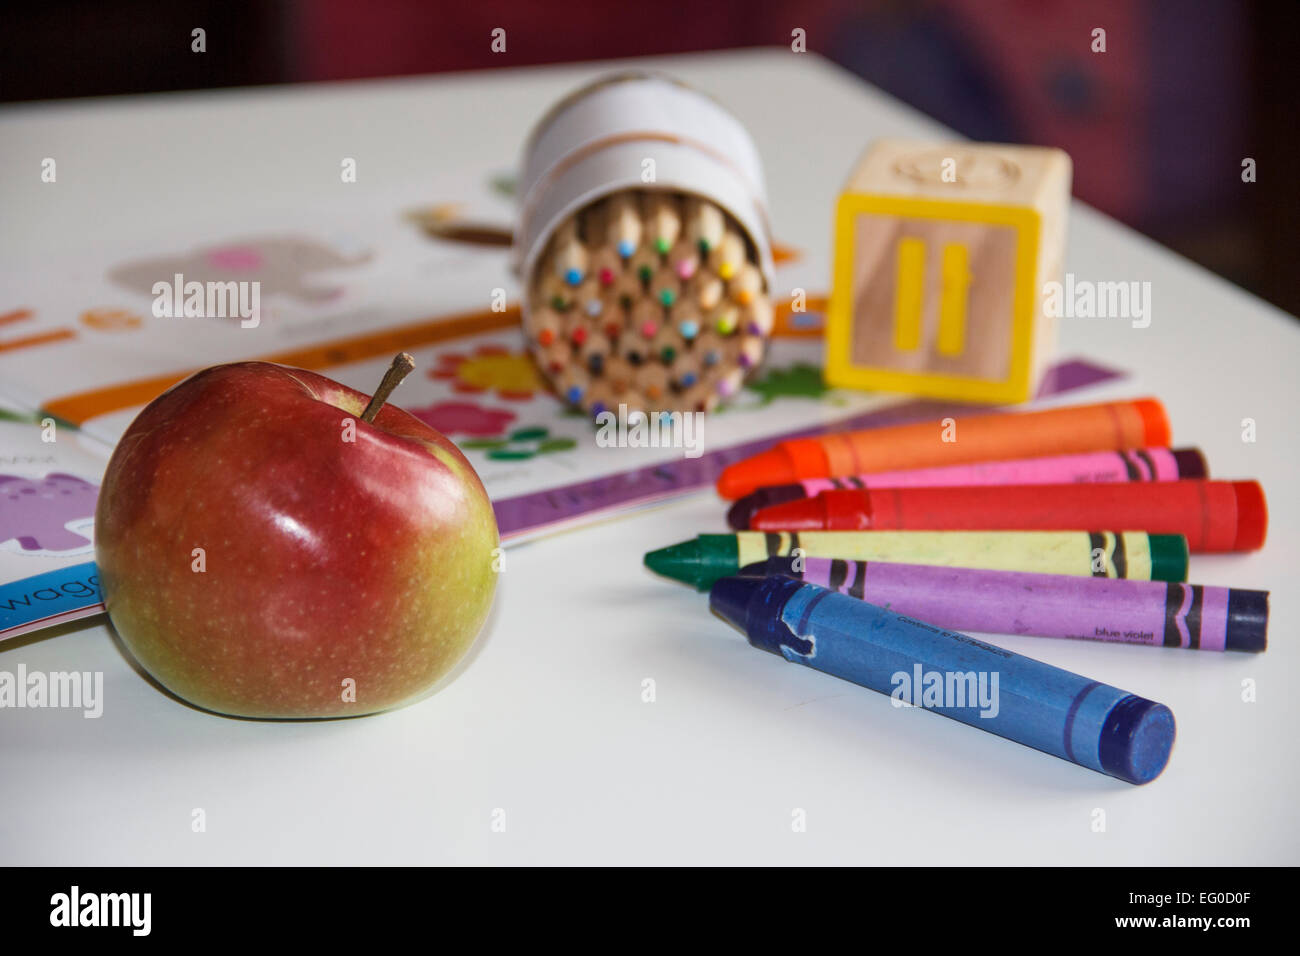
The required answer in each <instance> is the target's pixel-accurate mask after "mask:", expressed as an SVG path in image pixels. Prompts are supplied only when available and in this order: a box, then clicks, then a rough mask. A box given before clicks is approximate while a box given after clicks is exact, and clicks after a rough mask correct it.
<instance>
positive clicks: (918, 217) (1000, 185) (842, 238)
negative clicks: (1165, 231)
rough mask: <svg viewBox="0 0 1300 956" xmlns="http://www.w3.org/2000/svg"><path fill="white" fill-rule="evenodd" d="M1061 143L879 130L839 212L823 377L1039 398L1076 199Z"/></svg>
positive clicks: (916, 390) (995, 399)
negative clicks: (963, 139) (1052, 291)
mask: <svg viewBox="0 0 1300 956" xmlns="http://www.w3.org/2000/svg"><path fill="white" fill-rule="evenodd" d="M1070 179H1071V163H1070V158H1069V156H1067V155H1066V154H1065V153H1064V152H1062V151H1061V150H1059V149H1047V148H1041V147H1028V146H1002V145H994V144H983V143H951V144H946V145H944V144H940V145H934V144H924V143H914V142H905V141H901V140H882V141H879V142H877V143H876V144H874V145H873V146H872V147H871V148H870V149H869V150H867V152H866V153H865V154H864V155H863V157H862V159H861V160H860V161H859V162H858V166H857V168H856V169H855V170H854V171H853V174H852V175H851V176H850V177H849V181H848V183H847V185H846V186H845V188H844V192H843V193H842V194H841V195H840V199H839V203H838V205H837V207H836V211H835V251H834V271H833V277H832V287H831V300H830V307H829V310H828V315H827V329H826V380H827V382H828V383H829V384H831V385H834V386H840V387H845V388H862V389H873V390H874V389H878V390H883V391H894V392H907V393H910V394H915V395H924V396H929V397H934V398H946V399H956V400H959V401H970V402H988V403H1012V402H1022V401H1026V400H1028V399H1030V398H1032V397H1033V395H1034V392H1035V390H1036V389H1037V386H1038V381H1039V377H1040V375H1041V372H1042V369H1043V366H1044V364H1045V361H1046V360H1047V359H1048V358H1049V357H1050V354H1051V351H1052V349H1053V347H1054V339H1055V323H1054V321H1053V320H1052V319H1050V318H1049V317H1047V316H1045V315H1044V312H1043V286H1044V284H1045V283H1047V282H1050V281H1054V280H1055V281H1059V280H1060V277H1061V270H1062V266H1063V258H1064V251H1065V228H1066V222H1067V215H1068V211H1069V205H1070Z"/></svg>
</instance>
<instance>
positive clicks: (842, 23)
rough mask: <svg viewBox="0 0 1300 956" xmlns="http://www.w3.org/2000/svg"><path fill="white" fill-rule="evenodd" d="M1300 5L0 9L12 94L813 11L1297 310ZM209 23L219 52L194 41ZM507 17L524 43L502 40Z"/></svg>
mask: <svg viewBox="0 0 1300 956" xmlns="http://www.w3.org/2000/svg"><path fill="white" fill-rule="evenodd" d="M1298 13H1300V2H1297V0H1279V2H1266V0H918V2H885V0H874V2H873V0H858V2H849V0H821V2H817V0H803V2H782V0H775V2H763V3H758V2H754V0H709V2H707V3H706V2H701V0H690V2H686V0H658V2H657V3H654V4H604V5H601V4H591V3H586V2H581V3H580V2H576V0H548V2H545V3H539V2H537V0H474V2H467V3H459V4H452V3H441V2H439V3H431V2H427V0H368V2H364V3H362V2H356V0H264V2H254V0H172V2H169V3H158V2H156V0H155V2H144V0H112V2H111V3H105V2H103V0H45V2H41V3H23V4H14V3H10V4H6V9H5V12H4V13H3V14H0V16H2V17H3V29H0V102H13V101H22V100H44V99H55V98H64V97H76V96H102V95H110V94H121V93H149V92H159V91H167V90H190V89H204V88H213V87H229V86H246V85H255V84H270V83H311V82H320V81H328V80H349V79H356V78H362V77H383V76H398V75H407V74H421V73H437V72H442V71H449V70H475V69H487V68H499V67H501V66H502V65H503V59H505V60H506V62H508V64H509V65H510V66H523V65H531V64H540V63H557V62H565V61H589V60H600V59H610V58H616V57H626V56H641V55H654V54H665V53H679V52H690V51H701V50H711V49H724V48H732V47H748V46H769V45H783V46H788V45H789V43H790V35H791V30H792V29H794V28H795V27H801V28H803V29H804V30H805V31H806V36H807V46H808V49H809V51H812V52H816V53H820V54H822V55H824V56H826V57H829V58H830V59H832V60H834V61H835V62H837V63H839V64H840V65H842V66H843V67H844V68H846V69H848V70H851V71H852V72H853V73H855V74H857V75H858V76H860V77H862V78H863V79H864V80H866V81H867V82H870V83H873V84H875V85H876V86H878V87H880V88H881V89H883V90H885V91H887V92H889V93H891V94H893V95H894V96H896V97H898V98H899V99H902V100H904V101H906V102H908V103H910V104H912V105H913V106H915V107H916V108H918V109H920V110H921V111H923V112H925V113H928V114H930V115H931V116H934V117H935V118H936V119H938V120H940V121H942V122H944V123H946V124H947V125H949V126H951V127H953V128H954V129H956V130H958V131H959V132H961V133H963V134H965V135H966V136H969V137H971V138H974V139H981V140H991V141H999V142H1009V143H1018V142H1026V143H1038V144H1046V145H1053V146H1059V147H1061V148H1063V149H1065V150H1067V151H1068V152H1069V153H1070V155H1071V156H1073V157H1074V161H1075V181H1074V193H1075V195H1076V196H1077V197H1079V198H1080V199H1083V200H1085V201H1086V202H1088V203H1091V204H1092V205H1094V206H1096V207H1097V208H1099V209H1101V210H1103V211H1105V212H1107V213H1109V214H1110V215H1112V216H1114V217H1116V218H1117V219H1119V220H1121V221H1123V222H1125V223H1127V224H1128V225H1130V226H1132V227H1133V228H1135V229H1137V230H1139V231H1141V232H1144V233H1146V234H1147V235H1149V236H1151V237H1152V238H1154V239H1156V240H1157V241H1159V242H1161V243H1163V244H1164V245H1166V246H1169V247H1171V248H1173V249H1174V250H1176V251H1178V252H1180V253H1182V254H1184V255H1186V256H1188V257H1189V258H1191V259H1194V260H1196V261H1197V262H1200V263H1201V264H1202V265H1204V266H1206V267H1207V268H1209V269H1212V270H1213V271H1215V272H1217V273H1219V274H1221V275H1223V276H1224V277H1226V278H1227V279H1229V280H1231V281H1233V282H1236V283H1237V284H1239V285H1241V286H1244V287H1245V288H1247V289H1250V290H1251V291H1253V292H1255V293H1256V294H1258V295H1260V296H1262V297H1263V298H1265V299H1268V300H1269V301H1271V302H1273V303H1275V304H1276V305H1278V306H1280V307H1281V308H1283V309H1286V310H1287V311H1289V312H1291V313H1293V314H1297V313H1300V267H1297V265H1296V264H1294V263H1293V262H1292V259H1291V256H1292V252H1293V242H1294V239H1295V237H1296V235H1297V230H1296V227H1295V219H1296V216H1297V215H1300V187H1298V184H1297V170H1296V168H1295V166H1294V163H1295V160H1296V157H1300V151H1298V150H1300V123H1297V121H1296V108H1297V106H1300V97H1297V96H1296V76H1297V64H1300V42H1298V41H1297V26H1300V16H1298V15H1297V14H1298ZM195 26H202V27H203V28H204V29H205V30H206V31H207V46H208V51H207V53H206V54H205V55H204V56H202V57H197V56H193V55H191V54H190V51H189V47H188V44H178V43H177V40H176V38H177V36H178V35H180V36H185V37H188V36H189V34H190V31H191V29H193V28H194V27H195ZM496 27H505V28H506V29H507V31H508V58H503V57H501V56H498V55H494V54H493V53H491V52H490V50H489V46H488V43H487V41H486V38H487V37H488V36H489V35H490V33H491V31H492V29H494V28H496ZM1095 27H1103V28H1104V29H1105V30H1106V52H1105V54H1104V55H1097V54H1094V53H1093V52H1092V51H1091V49H1090V36H1091V31H1092V30H1093V28H1095ZM468 38H474V42H470V41H469V39H468ZM480 40H481V41H482V42H479V41H480ZM864 144H865V140H864ZM1247 157H1250V158H1253V159H1254V160H1255V161H1256V166H1257V177H1258V179H1257V181H1256V182H1254V183H1246V182H1243V181H1242V161H1243V159H1245V158H1247Z"/></svg>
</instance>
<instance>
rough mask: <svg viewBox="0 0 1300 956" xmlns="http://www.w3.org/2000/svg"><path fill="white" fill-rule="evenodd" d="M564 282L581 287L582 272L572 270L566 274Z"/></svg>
mask: <svg viewBox="0 0 1300 956" xmlns="http://www.w3.org/2000/svg"><path fill="white" fill-rule="evenodd" d="M564 281H565V282H567V283H569V285H581V283H582V270H581V269H570V270H569V271H568V272H566V273H564Z"/></svg>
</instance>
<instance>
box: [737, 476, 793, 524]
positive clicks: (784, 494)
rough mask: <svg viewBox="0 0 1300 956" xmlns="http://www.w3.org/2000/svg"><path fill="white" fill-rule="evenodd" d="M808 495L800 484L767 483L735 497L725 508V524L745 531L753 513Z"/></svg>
mask: <svg viewBox="0 0 1300 956" xmlns="http://www.w3.org/2000/svg"><path fill="white" fill-rule="evenodd" d="M806 497H808V496H807V495H806V494H804V490H803V486H802V485H768V486H767V487H764V488H759V489H758V490H757V491H753V492H751V493H749V494H747V495H744V496H743V497H741V498H739V499H737V501H736V503H735V504H734V505H732V506H731V507H730V508H729V509H728V510H727V524H728V525H729V526H730V527H732V528H734V529H735V530H737V531H745V530H746V529H748V528H749V524H750V522H751V521H753V520H754V515H756V514H758V512H760V511H762V510H763V509H764V508H770V507H772V506H773V505H779V504H784V503H785V502H787V501H799V500H800V499H803V498H806Z"/></svg>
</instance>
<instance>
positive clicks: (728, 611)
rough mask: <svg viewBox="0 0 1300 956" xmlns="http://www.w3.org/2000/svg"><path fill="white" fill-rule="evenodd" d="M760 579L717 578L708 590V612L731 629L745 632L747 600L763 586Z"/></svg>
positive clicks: (747, 609) (747, 612)
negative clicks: (736, 628)
mask: <svg viewBox="0 0 1300 956" xmlns="http://www.w3.org/2000/svg"><path fill="white" fill-rule="evenodd" d="M763 580H764V579H763V578H761V577H730V578H718V580H716V581H714V582H713V587H712V588H710V589H709V610H710V611H712V612H713V613H714V614H716V615H718V617H720V618H722V619H723V620H724V621H726V622H727V623H728V624H730V625H732V626H733V627H738V628H740V630H742V631H743V630H745V621H746V619H747V618H748V617H749V600H750V598H752V597H753V596H754V595H755V594H757V593H758V589H759V588H760V587H762V586H763Z"/></svg>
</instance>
